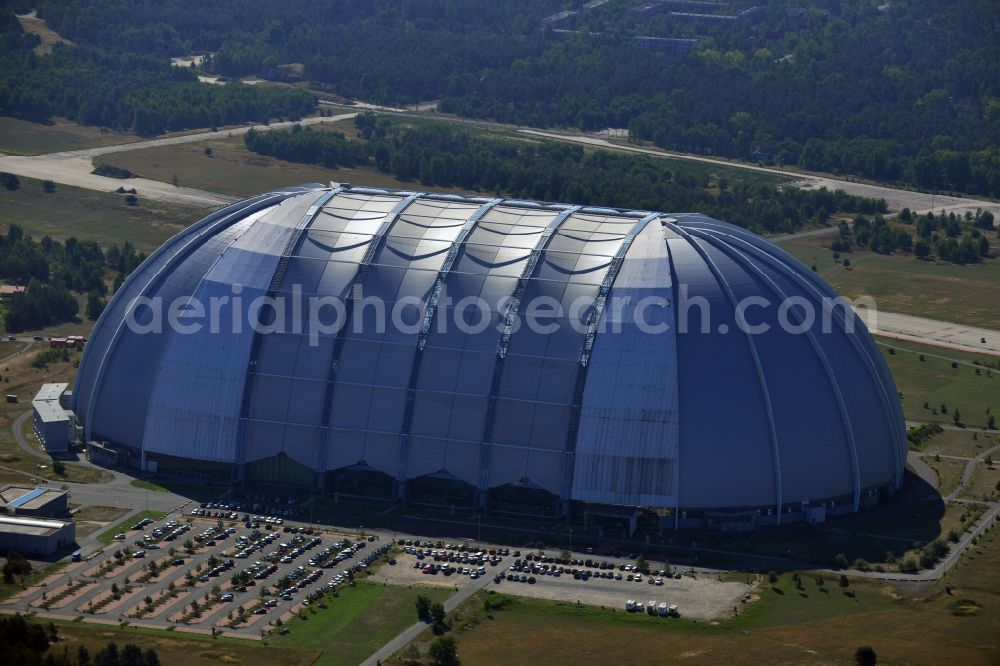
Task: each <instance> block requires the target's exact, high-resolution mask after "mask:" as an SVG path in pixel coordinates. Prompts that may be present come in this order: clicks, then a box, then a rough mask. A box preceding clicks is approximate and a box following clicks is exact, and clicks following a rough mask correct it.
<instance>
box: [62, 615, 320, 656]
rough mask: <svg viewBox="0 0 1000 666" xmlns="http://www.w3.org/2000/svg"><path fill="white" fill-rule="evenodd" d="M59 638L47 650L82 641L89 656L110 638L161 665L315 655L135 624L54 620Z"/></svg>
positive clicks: (68, 647)
mask: <svg viewBox="0 0 1000 666" xmlns="http://www.w3.org/2000/svg"><path fill="white" fill-rule="evenodd" d="M56 625H57V626H58V628H59V636H60V640H59V642H57V643H56V644H55V645H53V646H52V647H51V648H49V649H50V651H54V652H58V653H61V652H62V651H63V648H65V649H66V650H67V651H68V652H69V654H70V655H73V656H75V655H76V653H77V650H78V648H79V647H80V646H81V645H82V646H84V647H86V648H87V650H88V651H89V652H90V654H91V656H92V657H93V655H95V654H96V653H97V652H98V651H99V650H101V649H103V648H104V647H105V646H106V645H107V644H108V643H109V642H111V641H114V642H115V643H116V644H117V645H118V649H119V650H121V648H122V646H123V645H124V644H125V643H135V644H136V645H138V646H139V647H140V648H141V649H142V650H143V651H145V650H147V649H149V648H153V649H154V650H156V653H157V654H158V655H159V657H160V663H161V664H163V665H164V666H174V665H175V664H179V665H182V666H218V665H219V664H231V665H243V666H257V665H258V664H267V665H268V666H300V665H301V666H305V665H306V664H312V663H313V662H314V660H315V659H316V652H315V651H311V650H308V649H303V648H298V647H295V646H288V647H283V648H273V647H266V646H263V645H262V644H261V643H260V642H259V641H253V640H237V639H231V638H215V639H213V638H211V637H210V636H199V635H194V634H183V633H178V632H173V631H160V630H157V629H146V628H139V627H120V626H115V625H104V624H100V625H98V624H87V623H84V622H57V623H56Z"/></svg>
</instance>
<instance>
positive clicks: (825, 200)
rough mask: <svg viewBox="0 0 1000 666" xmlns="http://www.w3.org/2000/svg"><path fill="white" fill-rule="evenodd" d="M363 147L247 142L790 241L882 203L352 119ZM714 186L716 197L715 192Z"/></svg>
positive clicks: (297, 133)
mask: <svg viewBox="0 0 1000 666" xmlns="http://www.w3.org/2000/svg"><path fill="white" fill-rule="evenodd" d="M355 122H356V124H357V126H358V130H359V134H360V136H361V137H362V138H363V139H365V140H363V141H357V140H350V139H347V138H346V137H344V135H343V134H340V133H336V132H322V131H314V130H310V129H303V128H301V127H295V128H293V129H291V130H282V131H268V132H249V133H248V134H247V135H246V137H245V141H246V145H247V147H248V148H249V149H250V150H252V151H254V152H257V153H260V154H263V155H272V156H275V157H279V158H281V159H285V160H290V161H296V162H308V163H316V164H321V165H323V166H326V167H330V168H335V167H337V166H356V165H371V166H374V167H375V168H377V169H378V170H379V171H383V172H385V173H391V174H392V175H393V176H395V177H396V178H399V179H401V180H414V181H419V182H420V183H421V184H424V185H433V186H438V187H446V188H447V187H461V188H463V189H466V190H475V191H480V192H488V193H494V192H495V193H500V194H503V195H506V196H511V197H517V198H529V199H541V200H549V201H572V202H575V203H581V204H590V205H598V206H615V207H622V208H637V209H648V210H664V211H671V210H684V211H698V212H703V213H706V214H708V215H711V216H713V217H717V218H719V219H724V220H727V221H729V222H732V223H734V224H739V225H741V226H744V227H747V228H750V229H753V230H755V231H771V232H774V231H793V230H794V229H797V228H799V227H800V226H802V225H803V224H804V223H806V222H809V221H814V220H815V221H825V220H826V218H827V217H828V216H829V214H830V213H833V212H834V211H847V212H860V213H874V212H878V211H884V209H885V202H883V201H874V200H871V199H862V198H859V197H853V196H849V195H846V194H844V193H843V192H840V191H837V192H829V191H827V190H819V191H815V192H809V191H805V190H800V189H797V188H784V189H779V188H778V187H776V186H775V185H773V184H770V183H769V182H765V181H747V182H744V181H740V182H736V183H733V184H732V185H730V184H729V183H727V182H726V181H725V179H718V180H715V181H714V182H710V180H711V179H710V178H709V176H708V175H707V174H706V173H705V172H702V171H697V172H695V171H686V170H685V171H678V172H676V173H674V172H672V171H671V169H670V167H669V166H668V163H667V162H665V161H664V160H660V159H656V158H651V157H647V156H644V155H634V154H626V153H617V152H611V151H606V150H593V151H591V150H584V149H583V147H582V146H575V145H569V144H565V143H559V142H554V141H542V142H528V141H520V140H515V139H510V138H505V137H495V136H490V135H486V134H482V133H480V132H477V131H475V130H467V129H462V128H458V127H456V126H455V125H453V124H450V123H442V122H418V123H405V122H403V121H400V120H396V119H393V118H391V117H388V116H375V115H373V114H362V115H360V116H358V118H357V119H356V121H355ZM710 185H712V186H713V189H711V190H710V189H709V186H710Z"/></svg>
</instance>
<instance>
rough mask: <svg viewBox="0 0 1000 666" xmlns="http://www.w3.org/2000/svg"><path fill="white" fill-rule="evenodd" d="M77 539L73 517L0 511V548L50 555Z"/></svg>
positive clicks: (29, 553)
mask: <svg viewBox="0 0 1000 666" xmlns="http://www.w3.org/2000/svg"><path fill="white" fill-rule="evenodd" d="M75 542H76V523H74V522H72V521H62V520H48V519H43V518H26V517H22V516H4V515H0V552H4V553H10V552H17V553H20V554H22V555H30V556H35V557H47V556H49V555H52V554H54V553H56V552H58V551H59V550H60V549H62V548H66V547H68V546H71V545H72V544H74V543H75Z"/></svg>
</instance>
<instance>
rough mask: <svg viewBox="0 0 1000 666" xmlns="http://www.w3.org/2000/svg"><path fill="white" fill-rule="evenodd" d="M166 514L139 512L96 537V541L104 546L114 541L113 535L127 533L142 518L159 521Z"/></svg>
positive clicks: (160, 512)
mask: <svg viewBox="0 0 1000 666" xmlns="http://www.w3.org/2000/svg"><path fill="white" fill-rule="evenodd" d="M165 515H166V514H165V513H164V512H162V511H140V512H139V513H137V514H136V515H134V516H132V517H131V518H127V519H125V520H123V521H121V522H120V523H117V524H115V525H114V526H112V527H109V528H108V529H106V530H104V531H103V532H101V533H100V534H98V535H97V540H98V541H100V542H101V543H103V544H104V545H105V546H106V545H108V544H109V543H111V542H112V541H114V540H115V535H116V534H118V533H119V532H124V533H125V534H128V533H129V528H130V527H132V526H133V525H135V524H136V523H138V522H139V521H140V520H142V519H143V518H152V519H153V520H159V519H160V518H163V516H165Z"/></svg>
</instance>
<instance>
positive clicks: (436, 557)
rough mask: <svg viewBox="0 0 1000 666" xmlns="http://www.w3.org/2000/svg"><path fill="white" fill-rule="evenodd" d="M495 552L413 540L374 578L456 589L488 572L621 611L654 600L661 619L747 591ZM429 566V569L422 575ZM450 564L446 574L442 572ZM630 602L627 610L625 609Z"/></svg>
mask: <svg viewBox="0 0 1000 666" xmlns="http://www.w3.org/2000/svg"><path fill="white" fill-rule="evenodd" d="M404 545H405V544H404ZM494 552H495V553H496V554H495V555H494V556H492V557H493V559H491V556H490V549H489V548H488V547H485V546H465V545H462V546H453V545H452V544H442V543H441V542H434V543H430V542H422V543H421V542H417V545H415V546H407V547H406V550H405V552H404V553H403V554H401V555H399V556H398V559H399V564H398V566H397V567H394V568H392V569H390V568H388V567H386V568H383V569H382V570H381V571H380V573H379V576H380V577H382V576H383V575H384V576H385V577H386V579H387V580H388V581H389V582H390V583H392V584H412V583H415V582H416V583H423V584H428V585H435V584H438V585H447V586H455V587H456V588H461V587H462V586H464V585H467V584H468V583H469V582H471V581H472V580H475V578H477V577H479V576H483V575H485V576H487V577H489V578H490V579H491V580H490V584H489V586H490V588H491V589H494V590H496V591H497V592H504V593H507V594H514V595H518V596H525V597H535V598H539V599H550V600H554V601H565V602H570V603H576V602H579V603H582V604H588V605H593V606H604V607H610V608H616V609H620V610H621V611H623V612H639V613H646V612H647V610H646V609H647V607H648V606H649V605H650V604H651V603H652V604H653V606H654V609H655V611H654V613H653V615H655V616H656V617H662V616H661V615H660V608H661V606H662V608H663V611H664V615H665V616H668V617H669V616H683V617H689V618H694V619H705V620H707V619H712V618H715V617H718V616H720V615H722V614H724V613H726V612H727V611H731V610H732V608H733V607H734V606H739V605H740V599H741V598H742V597H743V596H744V595H745V594H746V593H747V592H748V591H749V589H750V588H749V586H748V585H745V584H744V583H736V582H722V581H719V580H718V579H717V578H716V577H711V576H706V575H702V576H700V577H699V576H691V575H689V574H681V573H680V572H677V571H656V570H653V571H652V572H651V573H650V574H642V573H640V572H638V571H636V570H635V563H634V562H624V561H618V560H612V559H610V558H601V557H593V558H584V559H573V558H568V559H562V558H557V557H554V556H550V555H544V556H541V557H539V556H538V554H537V553H530V552H524V553H522V552H521V551H519V550H512V551H508V550H507V549H498V550H495V551H494ZM463 560H468V562H466V561H463ZM493 562H496V563H495V564H494V563H493ZM428 568H430V569H431V570H430V571H429V572H428V573H424V571H426V570H428ZM449 568H450V569H451V573H447V571H448V569H449ZM435 569H436V573H435ZM630 600H631V601H632V602H633V603H632V604H631V609H629V608H627V606H628V605H629V604H628V602H629V601H630ZM640 605H641V606H640ZM672 606H675V607H676V608H675V609H674V611H673V612H666V611H668V610H669V609H670V607H672ZM647 614H648V613H647Z"/></svg>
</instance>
